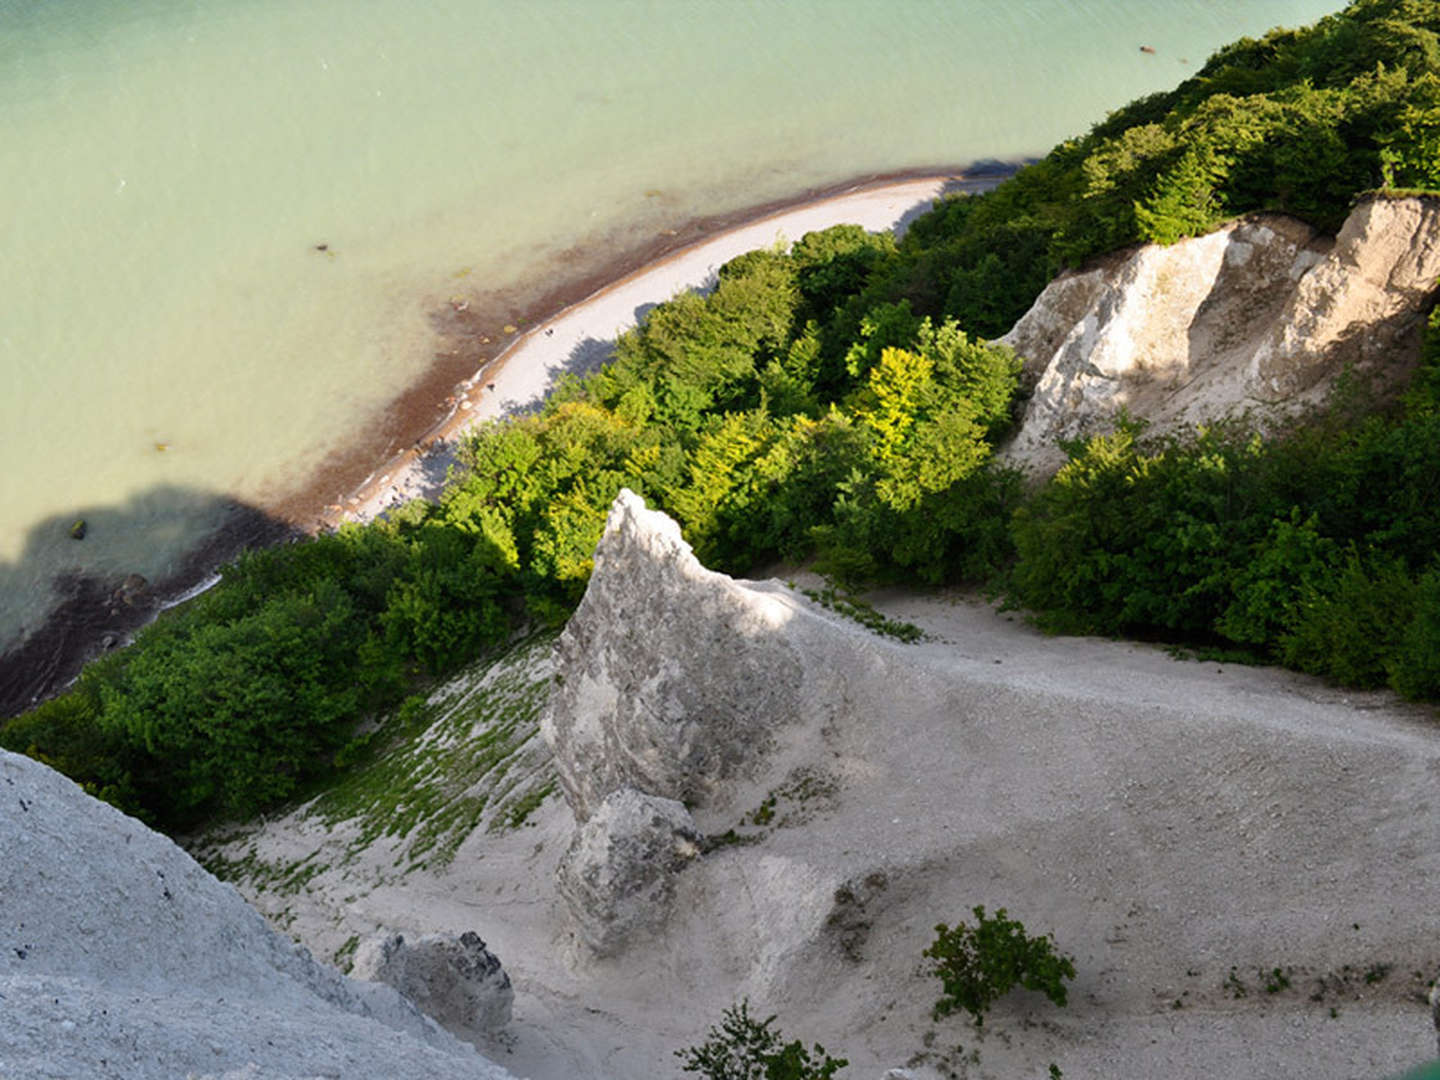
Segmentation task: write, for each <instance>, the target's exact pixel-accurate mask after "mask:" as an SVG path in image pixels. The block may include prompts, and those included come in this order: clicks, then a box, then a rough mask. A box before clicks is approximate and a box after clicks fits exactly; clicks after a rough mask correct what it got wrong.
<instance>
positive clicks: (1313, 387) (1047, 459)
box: [1001, 199, 1440, 471]
mask: <svg viewBox="0 0 1440 1080" xmlns="http://www.w3.org/2000/svg"><path fill="white" fill-rule="evenodd" d="M1437 279H1440V202H1437V201H1436V200H1432V199H1372V200H1369V201H1367V202H1365V203H1362V204H1361V205H1360V206H1358V207H1357V208H1356V209H1355V211H1354V212H1353V213H1352V214H1351V216H1350V218H1349V220H1348V221H1347V222H1346V224H1345V226H1344V228H1343V229H1342V230H1341V232H1340V234H1339V236H1338V237H1336V238H1335V239H1333V240H1331V239H1330V238H1328V237H1325V236H1323V235H1321V234H1319V233H1317V232H1316V231H1315V230H1314V229H1312V228H1310V227H1309V226H1307V225H1305V224H1303V223H1301V222H1298V221H1295V220H1294V219H1291V218H1285V217H1281V216H1279V215H1273V214H1272V215H1256V216H1252V217H1249V218H1245V219H1242V220H1240V221H1236V222H1233V223H1231V224H1229V225H1227V226H1225V227H1223V228H1221V229H1219V230H1217V231H1216V232H1213V233H1210V234H1209V235H1207V236H1201V237H1196V238H1195V239H1191V240H1182V241H1180V242H1178V243H1176V244H1173V245H1170V246H1169V247H1160V246H1158V245H1147V246H1145V247H1141V248H1138V249H1136V250H1134V251H1132V252H1130V253H1129V254H1126V255H1114V256H1110V257H1108V258H1106V259H1104V260H1102V261H1101V262H1100V263H1099V264H1098V265H1096V266H1093V267H1091V268H1089V269H1087V270H1083V271H1079V272H1071V273H1066V274H1062V275H1061V276H1060V277H1059V278H1057V279H1056V280H1055V281H1054V282H1052V283H1051V284H1050V286H1049V287H1048V288H1047V289H1046V290H1045V291H1044V292H1043V293H1042V294H1041V295H1040V297H1039V299H1038V300H1036V302H1035V304H1034V306H1033V307H1032V308H1031V310H1030V311H1029V312H1027V313H1026V315H1025V316H1024V317H1023V318H1022V319H1021V320H1020V321H1019V322H1018V323H1016V325H1015V327H1014V328H1013V329H1012V330H1011V331H1010V333H1008V334H1007V335H1005V337H1003V338H1001V341H1002V342H1003V343H1005V344H1007V345H1009V346H1011V347H1012V348H1013V349H1014V350H1015V351H1016V353H1017V354H1019V355H1020V356H1021V357H1023V358H1024V361H1025V372H1026V375H1027V376H1028V378H1029V379H1030V380H1031V381H1033V383H1034V394H1033V396H1032V398H1031V400H1030V402H1029V404H1028V406H1027V408H1026V412H1025V416H1024V418H1023V420H1022V422H1021V425H1020V427H1019V430H1018V431H1017V433H1016V435H1015V437H1014V438H1013V439H1012V440H1011V442H1010V444H1009V445H1008V446H1007V447H1006V448H1005V449H1004V450H1003V451H1002V455H1003V456H1004V457H1006V458H1008V459H1009V460H1011V461H1012V462H1015V463H1018V464H1020V465H1022V466H1025V467H1028V468H1031V469H1035V470H1038V471H1049V470H1051V469H1053V468H1054V467H1056V466H1057V465H1058V464H1060V463H1061V461H1063V453H1062V452H1061V451H1060V450H1059V448H1058V447H1057V445H1056V443H1057V441H1058V440H1061V439H1074V438H1078V437H1083V436H1087V435H1090V434H1095V433H1098V432H1101V431H1105V430H1108V428H1109V426H1110V424H1111V422H1112V421H1113V419H1114V418H1115V415H1116V413H1117V412H1118V411H1119V410H1120V409H1122V408H1123V409H1125V410H1126V411H1127V412H1129V413H1130V414H1131V415H1132V416H1136V417H1141V418H1144V419H1145V420H1147V421H1149V422H1150V424H1151V429H1152V430H1153V431H1156V432H1173V431H1182V430H1186V429H1189V428H1192V427H1193V426H1194V425H1195V424H1198V423H1207V422H1211V421H1214V420H1217V419H1220V418H1221V417H1225V416H1230V415H1237V414H1240V413H1242V412H1249V413H1250V414H1251V415H1252V416H1253V418H1255V419H1256V420H1258V421H1260V422H1261V423H1272V422H1278V421H1281V420H1283V419H1285V418H1287V417H1289V416H1292V415H1294V414H1295V413H1296V412H1298V411H1300V410H1303V409H1304V408H1306V407H1308V406H1311V405H1313V404H1315V403H1317V402H1318V401H1319V400H1321V399H1322V398H1323V396H1324V394H1325V392H1326V390H1327V388H1328V387H1329V385H1330V384H1331V382H1333V380H1334V378H1335V377H1336V376H1337V375H1338V374H1340V373H1341V372H1342V371H1344V370H1346V369H1347V368H1350V369H1354V370H1356V371H1359V372H1365V373H1370V374H1372V375H1374V376H1376V377H1377V379H1378V380H1379V382H1380V384H1381V385H1382V387H1383V385H1384V384H1385V383H1386V382H1388V381H1393V380H1394V379H1395V378H1397V377H1398V376H1400V375H1403V374H1404V373H1405V372H1407V371H1408V370H1409V369H1410V367H1411V365H1412V364H1413V362H1414V360H1415V359H1416V357H1417V356H1418V349H1419V331H1420V327H1421V324H1422V316H1423V313H1424V311H1425V310H1426V308H1427V306H1428V305H1429V304H1431V303H1433V300H1434V296H1435V287H1436V282H1437Z"/></svg>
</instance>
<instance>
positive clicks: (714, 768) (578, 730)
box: [540, 491, 884, 821]
mask: <svg viewBox="0 0 1440 1080" xmlns="http://www.w3.org/2000/svg"><path fill="white" fill-rule="evenodd" d="M817 618H819V619H820V621H822V622H826V623H827V625H828V620H826V619H824V618H823V617H820V616H817V614H816V612H815V611H814V609H813V608H811V607H810V606H809V605H807V604H806V603H805V602H804V601H803V600H802V599H800V598H799V597H798V596H796V595H795V594H794V593H792V592H790V591H789V590H787V589H784V588H783V587H781V586H779V585H778V584H775V583H770V584H765V583H758V582H737V581H734V580H732V579H731V578H728V577H726V576H725V575H723V574H717V573H714V572H713V571H710V570H706V569H705V568H704V567H703V566H701V565H700V563H699V562H698V561H697V560H696V558H695V556H694V554H693V552H692V551H691V549H690V545H689V544H687V543H685V541H684V540H682V539H681V537H680V528H679V526H678V525H676V524H675V522H673V521H672V520H670V519H669V518H668V517H666V516H665V515H664V514H660V513H656V512H655V511H652V510H647V509H646V507H645V501H644V500H643V499H641V498H640V497H639V496H638V495H636V494H634V493H633V492H630V491H622V492H621V493H620V495H619V497H618V498H616V500H615V504H614V506H612V507H611V510H610V517H609V520H608V522H607V523H606V527H605V534H604V536H603V537H602V538H601V540H600V544H599V546H598V547H597V548H596V551H595V570H594V573H593V574H592V575H591V578H590V585H589V588H588V589H587V590H586V593H585V598H584V600H583V601H582V602H581V604H580V607H579V608H578V609H577V610H576V612H575V614H574V615H573V616H572V617H571V619H570V622H569V624H568V625H567V626H566V628H565V632H564V633H563V634H562V635H561V636H560V639H559V641H558V643H557V645H556V650H555V657H556V672H557V674H556V681H555V688H554V691H553V692H552V694H551V697H550V702H549V704H548V706H547V707H546V710H545V713H544V715H543V716H542V718H541V722H540V730H541V732H542V733H543V735H544V736H545V739H546V741H547V742H548V743H549V744H550V747H551V749H552V750H553V751H554V755H555V764H556V767H557V769H558V771H559V774H560V781H561V785H562V787H563V788H564V791H565V796H566V798H567V799H568V800H569V802H570V805H571V807H572V808H573V809H574V811H575V816H576V817H577V818H578V819H579V820H581V821H584V820H586V819H587V818H589V817H590V816H591V815H592V814H593V813H595V811H596V809H597V807H598V806H599V805H600V803H601V801H602V800H603V799H604V798H605V796H606V795H608V794H609V793H610V792H612V791H615V790H617V789H619V788H622V787H633V788H635V789H637V790H639V791H643V792H645V793H647V794H651V795H659V796H663V797H664V798H668V799H677V800H680V801H682V802H684V803H685V804H686V805H688V806H691V807H692V808H701V807H709V806H723V805H725V804H726V803H727V802H728V801H729V798H730V795H731V793H732V791H733V788H734V785H735V784H736V783H737V782H740V781H743V780H754V779H755V778H757V777H758V776H760V775H761V774H763V773H764V772H766V771H767V770H769V769H772V768H773V767H775V766H776V765H777V764H778V763H783V761H784V760H785V758H786V756H787V754H786V751H787V748H788V742H789V740H790V738H791V737H792V736H798V734H799V729H797V728H796V725H795V721H796V720H798V719H799V718H801V717H805V718H806V719H809V720H817V719H818V720H819V721H820V725H819V726H823V718H824V716H825V715H827V714H831V713H834V712H836V710H837V709H839V707H840V705H841V703H842V702H843V700H844V698H845V695H846V688H847V686H849V684H850V682H851V680H852V678H854V677H856V676H860V675H862V674H863V672H864V671H865V670H866V669H867V667H868V666H871V665H875V664H883V663H884V661H883V660H882V659H881V650H878V649H876V648H874V647H873V646H872V645H871V643H870V641H869V640H866V635H865V634H864V633H863V631H859V630H858V629H857V631H856V632H855V633H854V635H852V637H853V641H852V648H853V653H852V654H851V655H848V656H845V657H843V658H842V657H837V656H836V655H835V653H834V649H833V647H832V646H822V647H821V648H820V651H819V652H816V651H815V642H814V639H813V636H807V631H806V627H807V626H810V625H812V624H814V623H815V622H816V620H817ZM839 636H840V637H841V638H842V639H843V638H844V636H845V635H844V633H843V631H842V633H841V634H840V635H839ZM871 640H873V639H871ZM661 643H663V645H664V647H663V648H659V647H657V646H658V645H660V644H661Z"/></svg>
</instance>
